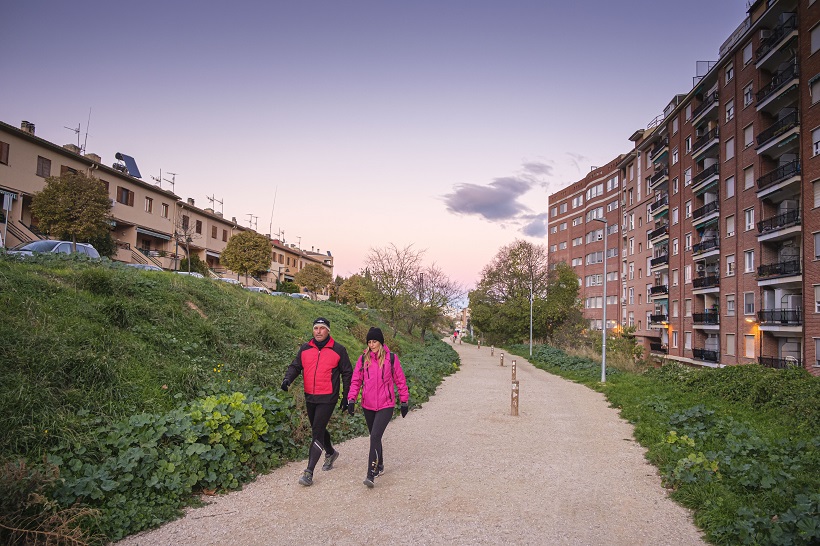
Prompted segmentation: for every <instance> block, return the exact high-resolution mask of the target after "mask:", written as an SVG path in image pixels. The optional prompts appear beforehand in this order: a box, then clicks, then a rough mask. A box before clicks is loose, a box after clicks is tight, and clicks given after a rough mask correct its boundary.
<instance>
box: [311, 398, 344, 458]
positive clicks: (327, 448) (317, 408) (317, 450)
mask: <svg viewBox="0 0 820 546" xmlns="http://www.w3.org/2000/svg"><path fill="white" fill-rule="evenodd" d="M305 406H307V414H308V419H309V420H310V428H311V430H312V431H313V439H312V440H311V442H310V455H309V458H308V466H307V469H308V470H310V471H311V472H313V469H314V468H316V463H317V462H319V458H320V457H321V456H322V452H323V451H324V452H325V453H327V454H328V455H330V454H331V453H333V451H334V449H333V444H332V443H330V433H329V432H328V431H327V424H328V423H329V422H330V416H331V415H333V408H335V407H336V403H335V402H334V403H331V404H313V403H311V402H305Z"/></svg>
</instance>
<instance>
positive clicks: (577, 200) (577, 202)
mask: <svg viewBox="0 0 820 546" xmlns="http://www.w3.org/2000/svg"><path fill="white" fill-rule="evenodd" d="M583 204H584V196H583V195H579V196H577V197H573V198H572V208H574V209H575V208H578V207H580V206H581V205H583Z"/></svg>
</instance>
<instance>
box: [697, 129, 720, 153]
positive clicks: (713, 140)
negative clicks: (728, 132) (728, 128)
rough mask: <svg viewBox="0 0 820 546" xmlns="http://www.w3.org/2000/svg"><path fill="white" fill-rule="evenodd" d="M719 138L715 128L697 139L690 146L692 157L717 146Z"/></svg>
mask: <svg viewBox="0 0 820 546" xmlns="http://www.w3.org/2000/svg"><path fill="white" fill-rule="evenodd" d="M719 136H720V131H719V130H718V128H717V127H715V128H714V129H712V130H711V131H709V132H707V133H706V134H705V135H703V136H701V137H699V138H698V139H697V140H696V141H695V143H694V144H693V145H692V156H693V157H694V156H695V155H696V154H697V153H698V152H701V151H706V150H707V149H708V148H709V147H711V146H713V145H715V144H717V143H718V137H719Z"/></svg>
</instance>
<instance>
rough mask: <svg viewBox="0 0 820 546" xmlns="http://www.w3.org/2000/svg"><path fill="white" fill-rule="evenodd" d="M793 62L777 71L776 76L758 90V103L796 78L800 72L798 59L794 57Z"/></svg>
mask: <svg viewBox="0 0 820 546" xmlns="http://www.w3.org/2000/svg"><path fill="white" fill-rule="evenodd" d="M791 62H792V64H791V65H790V66H788V67H787V68H784V69H783V70H781V71H780V72H776V73H775V74H774V76H772V81H771V82H769V84H768V85H766V86H765V87H763V88H762V89H761V90H760V91H758V92H757V103H758V104H760V103H761V102H763V101H764V100H766V99H767V98H769V97H770V96H771V95H773V94H774V93H776V92H777V91H778V90H779V89H780V88H781V87H783V86H784V85H786V84H787V83H788V82H790V81H792V80H793V79H795V78H796V77H797V76H798V75H799V74H800V71H799V70H798V69H797V59H792V61H791Z"/></svg>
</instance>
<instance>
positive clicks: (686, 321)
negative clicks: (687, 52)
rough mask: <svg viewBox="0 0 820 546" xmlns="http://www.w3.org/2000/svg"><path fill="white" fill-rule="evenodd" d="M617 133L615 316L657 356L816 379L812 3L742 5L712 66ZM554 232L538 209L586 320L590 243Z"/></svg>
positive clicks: (819, 287) (819, 358)
mask: <svg viewBox="0 0 820 546" xmlns="http://www.w3.org/2000/svg"><path fill="white" fill-rule="evenodd" d="M630 140H632V141H633V142H634V149H633V151H632V152H630V153H629V154H625V156H623V157H622V159H621V160H620V163H619V179H620V180H622V181H623V187H622V189H621V191H622V193H623V199H622V200H621V203H622V207H623V214H622V227H621V229H622V242H623V246H622V249H621V285H622V292H621V299H620V303H621V305H622V308H621V310H620V315H619V317H620V322H621V324H634V325H635V326H636V328H637V329H638V335H639V336H640V337H641V338H642V339H643V341H644V343H645V344H646V346H647V349H648V350H650V351H651V353H652V354H655V355H657V356H658V357H664V358H670V359H675V360H679V361H683V362H686V363H691V364H696V365H702V366H718V365H733V364H743V363H749V362H759V363H761V364H763V365H765V366H770V367H776V368H780V367H785V366H791V365H797V366H802V367H805V368H806V369H808V370H809V371H810V372H811V373H812V374H815V375H820V210H818V207H820V2H817V1H816V0H786V1H778V2H770V1H768V2H767V1H763V0H760V1H757V2H754V3H752V5H751V6H750V8H749V10H748V13H747V17H746V18H745V19H744V20H743V22H742V23H741V25H740V26H739V27H738V28H737V30H736V31H735V32H734V33H733V34H732V35H731V36H730V37H729V38H728V39H727V40H726V41H725V42H724V44H723V45H722V46H721V48H720V51H719V58H718V60H717V61H715V62H714V63H710V64H709V66H708V67H707V70H705V73H704V74H702V75H699V76H698V77H696V78H695V79H694V86H693V88H692V89H691V90H690V91H689V92H688V93H686V94H680V95H676V96H675V97H673V99H672V100H671V101H670V103H669V104H668V105H667V106H666V108H665V109H664V112H663V115H662V116H660V117H659V118H658V119H656V120H654V121H653V122H652V123H650V124H649V126H648V127H647V129H642V130H639V131H636V132H635V133H634V134H633V135H632V137H630ZM578 185H579V183H576V184H573V185H572V186H570V187H569V188H567V189H565V190H562V191H561V192H558V193H556V194H554V195H552V196H550V210H551V211H552V210H553V208H556V210H560V209H561V207H562V205H563V204H564V203H565V202H566V199H567V197H570V196H569V195H568V192H569V193H573V192H574V191H575V190H574V188H576V187H577V186H578ZM567 206H571V204H570V205H567ZM583 220H584V223H585V224H586V220H587V218H586V216H584V217H583ZM575 227H576V228H578V226H575ZM594 228H597V223H595V224H590V225H584V226H583V227H582V228H581V231H584V232H589V231H592V230H593V229H594ZM565 233H566V235H564V234H565ZM568 235H569V233H568V232H563V231H561V230H560V227H559V228H558V229H555V230H553V217H552V215H551V216H550V233H549V245H550V249H551V250H552V249H553V248H554V249H556V251H555V252H554V253H552V256H553V257H554V258H555V259H563V260H565V261H567V262H568V263H571V264H572V265H573V267H574V268H575V270H576V273H577V274H578V275H579V278H580V280H581V282H582V299H583V301H584V303H585V308H586V309H585V311H587V313H586V316H587V318H589V320H590V321H591V324H592V325H593V326H595V325H596V324H597V323H596V322H595V321H596V320H597V317H598V316H599V314H598V313H597V312H596V311H595V310H592V311H590V309H589V308H587V305H586V303H587V302H588V301H589V298H591V297H595V294H596V293H597V291H598V289H597V287H593V286H588V285H587V282H586V279H587V278H588V276H589V275H590V274H591V273H590V272H589V271H588V270H587V268H586V264H585V263H584V264H579V262H578V260H577V256H580V255H583V256H587V255H589V253H590V252H594V251H596V250H597V248H598V246H600V243H599V242H597V241H591V242H590V241H587V238H586V237H585V238H584V240H583V243H584V246H582V247H580V248H579V247H575V251H573V252H572V253H571V256H569V255H566V254H563V255H562V254H561V253H560V252H559V247H561V246H563V245H567V246H568V245H571V244H572V241H573V239H572V238H571V237H568ZM576 240H577V239H576ZM590 244H591V246H590V247H589V248H586V246H587V245H590ZM570 248H571V247H570ZM582 249H583V250H582ZM608 269H609V268H608ZM641 292H643V293H642V297H639V294H640V293H641ZM609 313H610V310H609V309H608V310H607V316H609Z"/></svg>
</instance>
